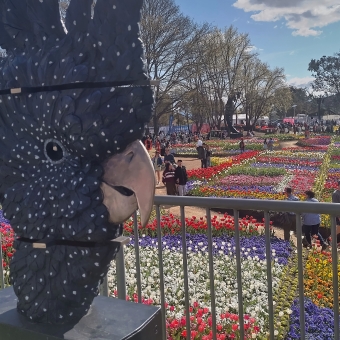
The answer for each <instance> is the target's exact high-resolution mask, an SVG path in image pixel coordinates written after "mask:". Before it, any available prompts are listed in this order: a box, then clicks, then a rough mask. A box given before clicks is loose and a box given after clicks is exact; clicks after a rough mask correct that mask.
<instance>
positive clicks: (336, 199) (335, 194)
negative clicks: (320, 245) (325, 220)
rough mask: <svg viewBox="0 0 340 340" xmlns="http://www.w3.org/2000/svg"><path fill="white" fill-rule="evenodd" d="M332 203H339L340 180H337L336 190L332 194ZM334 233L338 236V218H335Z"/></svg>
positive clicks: (339, 230)
mask: <svg viewBox="0 0 340 340" xmlns="http://www.w3.org/2000/svg"><path fill="white" fill-rule="evenodd" d="M332 203H340V180H338V188H337V189H336V190H335V191H334V192H333V194H332ZM336 233H337V234H340V216H337V217H336ZM338 238H339V237H338Z"/></svg>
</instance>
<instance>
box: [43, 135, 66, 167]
mask: <svg viewBox="0 0 340 340" xmlns="http://www.w3.org/2000/svg"><path fill="white" fill-rule="evenodd" d="M44 154H45V157H46V158H47V160H48V161H50V162H51V163H52V164H59V163H61V162H63V161H64V159H65V157H66V156H67V155H68V153H67V151H66V149H65V148H64V146H63V145H62V144H61V143H60V142H59V141H58V140H56V139H47V140H46V141H45V144H44Z"/></svg>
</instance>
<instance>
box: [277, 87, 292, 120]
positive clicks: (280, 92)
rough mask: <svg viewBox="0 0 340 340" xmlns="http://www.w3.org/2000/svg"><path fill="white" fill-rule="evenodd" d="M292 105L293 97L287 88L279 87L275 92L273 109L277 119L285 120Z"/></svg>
mask: <svg viewBox="0 0 340 340" xmlns="http://www.w3.org/2000/svg"><path fill="white" fill-rule="evenodd" d="M292 105H293V97H292V93H291V91H290V88H289V87H288V86H285V87H281V88H279V89H277V90H276V91H275V95H274V98H273V109H274V111H275V112H276V114H277V115H278V117H279V118H285V117H286V116H287V112H288V110H289V109H290V108H291V107H292Z"/></svg>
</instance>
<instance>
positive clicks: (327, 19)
mask: <svg viewBox="0 0 340 340" xmlns="http://www.w3.org/2000/svg"><path fill="white" fill-rule="evenodd" d="M233 6H234V7H236V8H239V9H242V10H244V11H245V12H253V13H254V14H252V15H251V18H252V19H253V20H255V21H267V22H272V21H278V20H281V19H283V20H285V22H286V25H287V27H288V28H290V29H292V30H293V33H292V34H293V35H300V36H305V37H307V36H318V35H320V34H321V33H322V31H321V30H320V28H322V27H325V26H327V25H329V24H331V23H334V22H337V21H340V3H339V0H323V1H320V0H236V2H235V3H234V4H233Z"/></svg>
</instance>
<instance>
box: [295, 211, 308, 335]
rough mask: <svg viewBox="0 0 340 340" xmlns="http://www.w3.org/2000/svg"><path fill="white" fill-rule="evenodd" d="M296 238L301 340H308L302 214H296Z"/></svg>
mask: <svg viewBox="0 0 340 340" xmlns="http://www.w3.org/2000/svg"><path fill="white" fill-rule="evenodd" d="M296 238H297V252H298V282H299V305H300V338H301V339H306V324H305V298H304V287H303V252H302V225H301V214H298V213H297V214H296Z"/></svg>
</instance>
